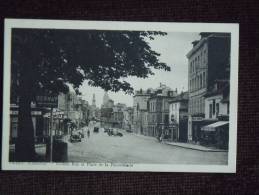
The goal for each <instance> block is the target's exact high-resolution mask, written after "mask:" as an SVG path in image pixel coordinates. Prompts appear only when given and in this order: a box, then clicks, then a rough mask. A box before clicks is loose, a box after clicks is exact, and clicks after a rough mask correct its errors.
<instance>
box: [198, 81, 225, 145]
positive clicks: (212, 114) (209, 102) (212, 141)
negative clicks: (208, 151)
mask: <svg viewBox="0 0 259 195" xmlns="http://www.w3.org/2000/svg"><path fill="white" fill-rule="evenodd" d="M205 118H206V120H208V121H209V120H210V121H212V122H211V123H210V124H209V125H206V126H203V127H202V128H201V141H202V144H205V145H210V146H215V147H218V148H221V149H227V148H228V138H229V81H228V80H216V81H215V84H214V88H212V89H210V90H209V91H208V92H207V94H206V95H205Z"/></svg>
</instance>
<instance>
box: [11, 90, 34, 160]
mask: <svg viewBox="0 0 259 195" xmlns="http://www.w3.org/2000/svg"><path fill="white" fill-rule="evenodd" d="M34 160H35V146H34V129H33V124H32V118H31V97H30V95H29V94H23V95H21V96H20V101H19V115H18V136H17V142H16V144H15V161H19V162H31V161H34Z"/></svg>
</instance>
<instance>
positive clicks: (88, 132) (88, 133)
mask: <svg viewBox="0 0 259 195" xmlns="http://www.w3.org/2000/svg"><path fill="white" fill-rule="evenodd" d="M87 137H88V138H89V137H90V131H89V129H88V130H87Z"/></svg>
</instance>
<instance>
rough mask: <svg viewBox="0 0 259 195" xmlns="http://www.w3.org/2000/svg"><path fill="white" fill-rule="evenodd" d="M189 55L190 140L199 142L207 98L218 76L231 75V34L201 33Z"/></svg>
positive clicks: (225, 76) (204, 122)
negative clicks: (206, 95) (205, 96)
mask: <svg viewBox="0 0 259 195" xmlns="http://www.w3.org/2000/svg"><path fill="white" fill-rule="evenodd" d="M200 36H201V38H200V40H196V41H193V42H192V44H193V48H192V49H191V51H189V53H188V54H187V58H188V88H189V109H188V110H189V117H188V118H189V119H188V140H189V141H193V142H200V137H201V136H200V133H201V126H203V125H204V124H206V121H205V98H204V95H205V94H206V93H207V91H208V90H209V88H211V87H212V86H213V85H214V81H215V80H216V79H221V78H228V79H229V64H230V63H229V59H230V34H228V33H200Z"/></svg>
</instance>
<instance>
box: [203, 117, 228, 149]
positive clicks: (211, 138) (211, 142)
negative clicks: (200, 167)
mask: <svg viewBox="0 0 259 195" xmlns="http://www.w3.org/2000/svg"><path fill="white" fill-rule="evenodd" d="M201 131H202V134H201V135H202V136H201V138H202V144H203V145H206V146H213V147H216V148H219V149H228V139H229V121H218V122H215V123H212V124H209V125H206V126H203V127H202V128H201Z"/></svg>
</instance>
